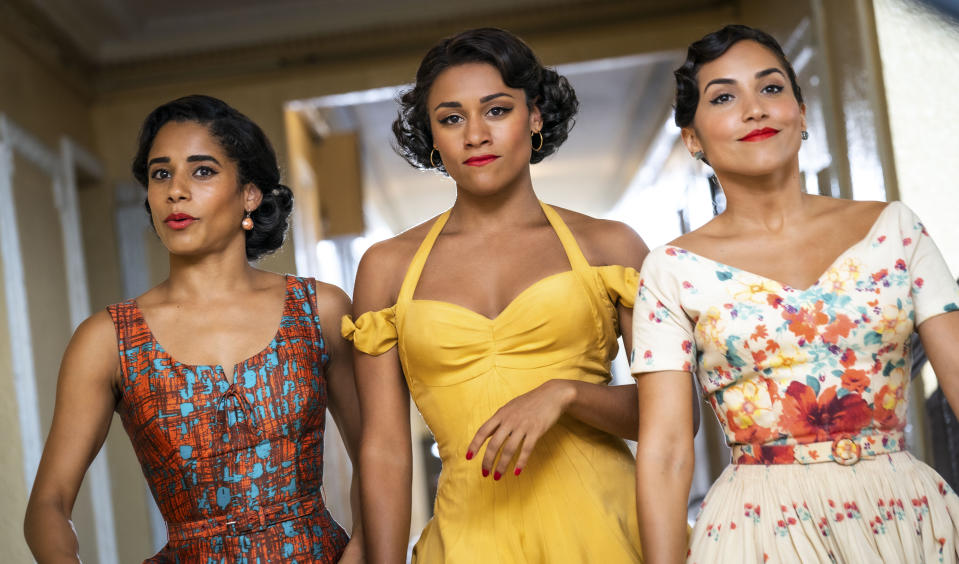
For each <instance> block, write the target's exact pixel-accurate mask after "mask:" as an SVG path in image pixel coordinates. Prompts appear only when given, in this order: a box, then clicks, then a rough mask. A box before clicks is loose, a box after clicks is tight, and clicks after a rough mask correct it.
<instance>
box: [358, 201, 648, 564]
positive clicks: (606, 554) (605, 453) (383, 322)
mask: <svg viewBox="0 0 959 564" xmlns="http://www.w3.org/2000/svg"><path fill="white" fill-rule="evenodd" d="M542 208H543V211H544V212H545V214H546V217H547V219H548V220H549V222H550V224H551V225H552V227H553V229H554V230H555V231H556V234H557V236H558V237H559V240H560V241H561V242H562V244H563V248H564V249H565V251H566V255H567V257H568V259H569V262H570V265H571V267H572V268H571V270H569V271H566V272H561V273H558V274H554V275H552V276H547V277H546V278H543V279H542V280H539V281H538V282H536V283H534V284H533V285H532V286H530V287H529V288H527V289H526V290H524V291H523V292H522V293H520V294H519V295H518V296H517V297H516V298H515V299H514V300H513V301H512V302H511V303H510V304H509V305H508V306H507V307H506V309H504V310H503V311H502V312H501V313H500V314H499V315H497V316H496V317H495V318H493V319H490V318H487V317H485V316H483V315H480V314H478V313H476V312H474V311H471V310H469V309H467V308H464V307H462V306H458V305H455V304H452V303H448V302H442V301H437V300H422V299H413V292H414V290H415V289H416V284H417V282H418V280H419V278H420V274H421V272H422V271H423V266H424V264H425V263H426V259H427V257H428V256H429V253H430V250H431V249H432V247H433V244H434V242H435V241H436V238H437V236H438V235H439V234H440V232H441V231H442V229H443V226H444V225H445V224H446V220H447V218H448V217H449V212H448V211H447V212H446V213H444V214H442V215H441V216H440V217H439V218H437V220H436V222H435V223H434V224H433V227H432V229H431V230H430V232H429V234H428V235H427V236H426V238H425V239H424V240H423V243H422V244H421V246H420V248H419V250H418V251H417V253H416V255H415V256H414V257H413V260H412V262H411V263H410V267H409V270H408V272H407V274H406V277H405V279H404V281H403V285H402V287H401V289H400V293H399V297H398V299H397V301H396V305H394V306H393V307H390V308H387V309H383V310H380V311H375V312H368V313H364V314H363V315H361V316H360V317H359V318H358V319H357V320H356V322H355V324H354V323H353V322H352V321H351V320H350V319H349V318H348V317H346V318H344V320H343V335H344V337H346V338H349V339H352V340H353V342H354V345H355V346H356V348H357V349H358V350H360V351H362V352H364V353H366V354H370V355H379V354H382V353H384V352H386V351H388V350H390V349H391V348H392V347H393V346H398V347H399V351H398V352H399V358H400V362H401V363H402V367H403V373H404V374H405V378H406V383H407V385H408V386H409V389H410V393H411V394H412V397H413V400H414V402H415V403H416V406H417V408H419V410H420V412H421V413H422V414H423V417H424V419H425V420H426V423H427V425H428V426H429V428H430V430H431V431H432V433H433V436H434V437H435V438H436V442H437V444H438V446H439V453H440V458H441V460H442V463H443V469H442V473H441V474H440V478H439V484H438V489H437V495H436V502H435V505H434V511H433V518H432V519H431V520H430V522H429V524H428V525H427V527H426V529H425V530H424V531H423V533H422V535H421V536H420V538H419V541H418V542H417V543H416V546H415V548H414V551H413V561H414V562H421V563H422V562H425V563H434V562H438V563H447V564H462V563H474V562H475V563H484V564H486V563H490V562H497V563H511V562H529V563H550V564H556V563H564V562H569V563H582V562H601V563H603V564H614V563H619V562H638V561H640V559H641V557H640V544H639V533H638V527H637V523H636V505H635V497H636V496H635V493H636V488H635V475H634V472H635V461H634V458H633V456H632V455H631V454H630V451H629V449H628V448H627V447H626V444H625V443H624V441H623V440H622V439H620V438H618V437H614V436H612V435H610V434H609V433H606V432H603V431H600V430H598V429H596V428H593V427H590V426H588V425H586V424H583V423H581V422H579V421H578V420H575V419H573V418H571V417H567V416H563V417H561V418H560V420H559V421H558V422H557V423H556V424H555V425H554V426H553V428H552V429H550V430H549V431H548V432H547V433H546V434H545V435H543V437H542V438H541V439H540V440H539V442H538V443H537V444H536V447H535V449H534V450H533V453H532V456H531V457H530V459H529V461H528V463H527V465H526V467H525V468H523V472H522V474H521V475H519V476H515V475H514V474H513V472H512V471H509V472H507V474H506V475H505V476H503V478H502V479H500V480H499V481H494V480H493V479H492V477H487V478H484V477H483V476H482V474H481V472H480V471H481V460H480V459H481V457H482V455H481V454H480V455H478V456H477V457H474V458H473V460H471V461H467V460H466V449H467V447H468V446H469V443H470V441H471V440H472V438H473V435H474V434H475V433H476V430H477V429H478V428H479V427H480V425H482V424H483V423H484V422H485V421H486V420H487V419H489V418H490V417H491V416H492V415H493V414H494V413H495V412H496V410H497V409H499V408H500V407H501V406H503V405H504V404H505V403H507V402H508V401H510V400H511V399H513V398H515V397H517V396H519V395H522V394H524V393H526V392H528V391H530V390H532V389H534V388H536V387H537V386H539V385H540V384H543V383H544V382H546V381H548V380H551V379H554V378H560V379H568V380H580V381H584V382H592V383H595V384H607V383H608V382H609V381H610V362H611V361H612V359H613V358H614V357H615V355H616V351H617V338H618V335H619V325H618V315H617V310H616V306H617V304H618V303H622V304H623V305H625V306H626V307H632V306H633V301H634V299H635V295H636V292H637V287H638V274H637V272H636V270H634V269H632V268H628V267H623V266H590V265H589V263H588V262H587V261H586V258H585V257H584V256H583V253H582V251H581V250H580V249H579V246H578V245H577V244H576V240H575V239H574V237H573V234H572V233H571V232H570V230H569V228H568V227H567V226H566V224H565V223H564V222H563V220H562V219H561V218H560V217H559V215H558V214H557V213H556V211H554V210H553V209H552V208H551V207H549V206H548V205H546V204H542ZM510 470H512V468H511V469H510Z"/></svg>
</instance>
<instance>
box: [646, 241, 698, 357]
mask: <svg viewBox="0 0 959 564" xmlns="http://www.w3.org/2000/svg"><path fill="white" fill-rule="evenodd" d="M669 259H670V256H669V255H667V254H666V252H664V250H663V248H662V247H660V248H659V249H656V250H655V251H653V252H651V253H649V255H648V256H647V257H646V260H645V261H643V268H642V270H640V273H639V283H638V285H639V293H638V295H637V296H636V304H635V305H634V306H633V351H632V354H631V355H630V371H631V372H632V373H633V374H640V373H642V372H660V371H663V370H681V371H685V372H693V371H695V369H696V368H695V365H696V350H695V349H696V347H695V339H694V338H693V321H692V320H691V319H690V318H689V317H688V316H687V315H686V313H685V311H684V310H683V307H682V304H681V301H680V284H681V283H680V282H679V280H678V279H677V278H676V275H675V269H676V268H677V267H678V266H679V265H678V264H671V263H670V260H669ZM674 262H675V261H674Z"/></svg>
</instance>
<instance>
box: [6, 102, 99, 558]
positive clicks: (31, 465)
mask: <svg viewBox="0 0 959 564" xmlns="http://www.w3.org/2000/svg"><path fill="white" fill-rule="evenodd" d="M15 154H16V155H20V156H22V157H23V158H25V159H27V160H28V161H30V162H31V163H33V164H34V165H36V166H37V167H38V168H40V170H43V171H44V172H47V173H48V174H49V175H50V177H51V189H52V190H53V197H54V205H55V206H56V208H57V212H58V215H59V217H60V228H61V232H62V234H63V257H64V259H63V260H64V263H65V264H64V267H65V271H66V274H67V280H66V284H67V294H68V295H67V298H68V303H69V308H70V326H71V328H72V329H76V327H77V326H78V325H79V324H80V323H81V322H82V321H83V320H84V319H86V318H87V317H88V316H89V315H90V297H89V290H88V287H87V273H86V261H85V257H84V253H83V234H82V230H81V226H80V210H79V204H78V200H77V178H76V172H77V169H80V170H82V171H83V172H84V173H86V174H88V175H90V176H92V177H94V178H102V177H103V168H102V166H101V165H100V163H99V161H98V160H97V159H96V158H95V157H94V156H93V155H92V154H90V153H89V152H87V151H86V150H84V149H83V148H82V147H80V146H79V145H78V144H76V143H75V142H74V141H72V140H71V139H70V138H69V137H67V136H63V137H61V139H60V146H59V151H56V150H52V149H49V148H48V147H46V146H45V145H44V144H43V143H42V142H41V141H39V140H38V139H37V138H35V137H34V136H33V135H31V134H30V133H29V132H27V131H26V130H24V129H23V128H21V127H19V126H18V125H16V124H15V123H14V122H13V121H11V120H10V119H9V118H8V117H7V116H6V115H4V114H2V113H0V201H2V202H3V205H2V206H0V259H2V261H3V276H4V284H5V299H6V301H7V312H8V319H7V323H8V327H9V330H10V345H11V346H10V348H11V357H12V358H11V361H12V364H13V384H14V390H15V393H16V397H17V406H18V409H17V412H18V417H19V423H20V442H21V446H22V448H23V475H24V479H25V486H26V489H27V492H29V491H30V490H31V489H32V488H33V480H34V477H35V476H36V472H37V467H38V466H39V464H40V455H41V453H42V452H43V437H42V432H41V428H40V427H41V426H40V412H39V401H38V397H37V380H36V368H35V366H34V363H33V343H32V338H31V333H30V316H29V312H28V309H27V285H26V278H25V275H24V269H23V254H22V247H21V245H20V233H19V229H18V226H17V220H18V217H17V212H16V205H15V204H16V202H15V199H14V186H13V172H14V167H13V161H14V155H15ZM106 458H107V454H106V445H103V447H102V448H101V449H100V452H99V454H98V455H97V457H96V459H94V461H93V463H92V464H91V465H90V469H89V470H88V471H87V478H88V479H89V483H90V493H91V497H92V504H93V518H94V521H95V523H94V527H95V534H96V541H97V556H98V561H99V562H103V563H111V564H112V563H115V562H117V548H116V527H115V524H114V517H113V502H112V494H111V491H110V474H109V468H108V466H107V460H106Z"/></svg>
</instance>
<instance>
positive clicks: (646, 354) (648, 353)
mask: <svg viewBox="0 0 959 564" xmlns="http://www.w3.org/2000/svg"><path fill="white" fill-rule="evenodd" d="M651 358H653V351H651V350H649V349H647V350H646V352H644V353H643V360H649V359H651Z"/></svg>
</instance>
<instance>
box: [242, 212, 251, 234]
mask: <svg viewBox="0 0 959 564" xmlns="http://www.w3.org/2000/svg"><path fill="white" fill-rule="evenodd" d="M240 226H242V227H243V229H244V230H246V231H250V230H251V229H253V218H252V217H250V212H249V211H248V212H246V216H244V217H243V221H241V222H240Z"/></svg>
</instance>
